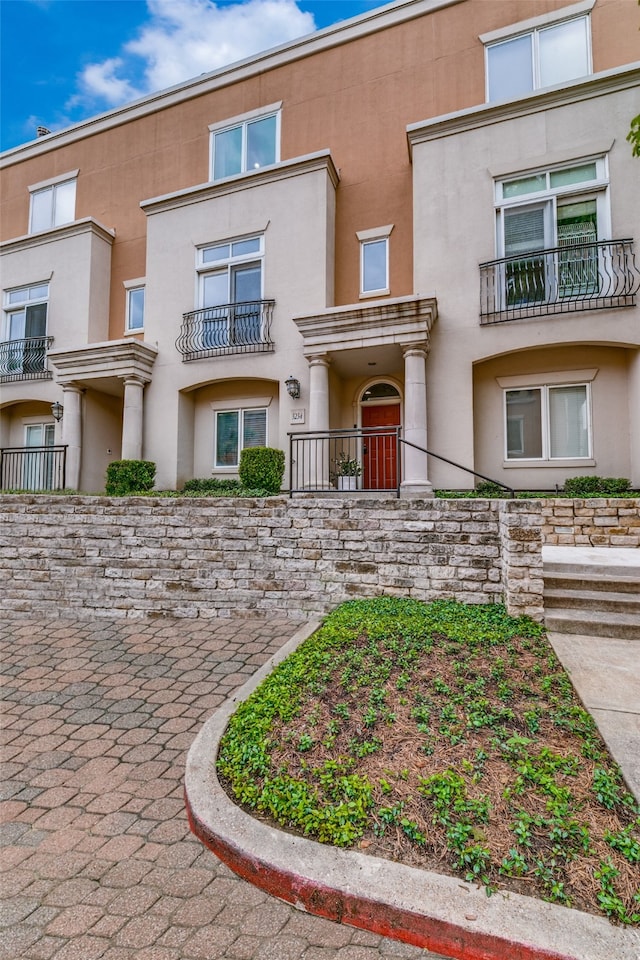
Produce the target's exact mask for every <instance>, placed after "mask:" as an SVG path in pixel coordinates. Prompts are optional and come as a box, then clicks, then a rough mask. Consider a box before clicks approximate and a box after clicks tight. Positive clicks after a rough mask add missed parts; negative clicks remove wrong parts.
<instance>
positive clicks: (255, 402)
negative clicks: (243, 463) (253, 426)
mask: <svg viewBox="0 0 640 960" xmlns="http://www.w3.org/2000/svg"><path fill="white" fill-rule="evenodd" d="M270 403H271V398H270V397H247V398H242V399H236V400H229V401H226V402H219V403H215V404H212V409H213V468H214V470H216V471H218V470H224V471H229V472H232V473H237V472H238V467H239V466H240V454H241V452H242V450H243V449H244V444H243V440H244V417H245V414H246V413H256V412H264V421H265V422H264V431H265V446H266V447H268V446H269V405H270ZM220 413H235V414H237V415H238V446H237V450H236V462H235V463H234V464H228V463H218V414H220Z"/></svg>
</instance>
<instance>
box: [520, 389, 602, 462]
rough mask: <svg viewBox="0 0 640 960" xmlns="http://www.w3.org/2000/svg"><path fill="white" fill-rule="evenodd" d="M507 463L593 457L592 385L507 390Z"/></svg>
mask: <svg viewBox="0 0 640 960" xmlns="http://www.w3.org/2000/svg"><path fill="white" fill-rule="evenodd" d="M504 396H505V437H506V459H507V460H566V459H585V458H588V457H590V455H591V453H590V450H591V439H590V417H589V384H586V383H580V384H563V385H558V386H555V385H554V386H548V385H545V386H539V387H528V388H524V389H517V390H505V392H504Z"/></svg>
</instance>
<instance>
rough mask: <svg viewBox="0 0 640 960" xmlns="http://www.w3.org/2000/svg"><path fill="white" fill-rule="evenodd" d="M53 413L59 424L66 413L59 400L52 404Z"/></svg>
mask: <svg viewBox="0 0 640 960" xmlns="http://www.w3.org/2000/svg"><path fill="white" fill-rule="evenodd" d="M51 413H52V414H53V418H54V420H57V421H58V423H60V421H61V420H62V414H63V413H64V407H63V406H62V404H61V403H60V401H59V400H56V402H55V403H52V404H51Z"/></svg>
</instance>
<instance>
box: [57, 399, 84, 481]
mask: <svg viewBox="0 0 640 960" xmlns="http://www.w3.org/2000/svg"><path fill="white" fill-rule="evenodd" d="M62 405H63V407H64V412H63V414H62V442H63V443H64V444H66V447H67V461H66V470H65V482H64V486H65V489H66V490H79V489H80V463H81V460H82V390H81V389H80V387H77V386H76V385H75V384H73V383H63V384H62Z"/></svg>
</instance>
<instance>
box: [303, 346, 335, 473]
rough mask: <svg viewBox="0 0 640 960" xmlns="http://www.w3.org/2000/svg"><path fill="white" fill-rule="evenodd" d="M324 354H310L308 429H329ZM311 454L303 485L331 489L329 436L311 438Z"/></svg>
mask: <svg viewBox="0 0 640 960" xmlns="http://www.w3.org/2000/svg"><path fill="white" fill-rule="evenodd" d="M330 363H331V361H330V360H329V358H328V357H327V356H326V355H325V354H323V355H321V356H317V357H309V430H317V431H319V432H320V431H322V432H324V431H326V430H328V429H329V364H330ZM308 443H309V451H308V453H309V455H308V457H305V458H304V459H305V464H304V467H303V473H304V477H303V478H302V485H303V486H308V487H311V488H312V489H315V488H320V489H329V488H330V487H331V482H330V479H329V473H330V470H331V463H330V443H329V440H328V439H320V438H317V439H314V438H313V437H310V438H309V440H308Z"/></svg>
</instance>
